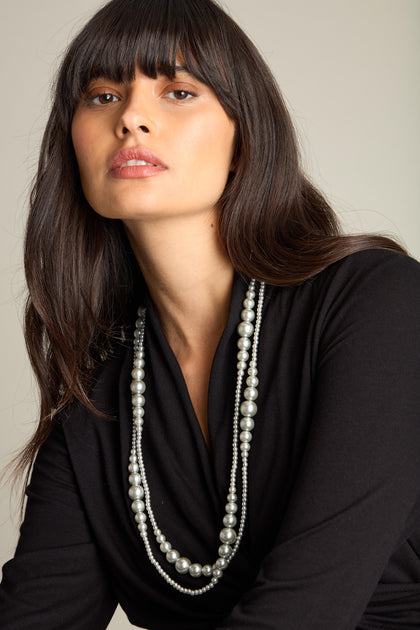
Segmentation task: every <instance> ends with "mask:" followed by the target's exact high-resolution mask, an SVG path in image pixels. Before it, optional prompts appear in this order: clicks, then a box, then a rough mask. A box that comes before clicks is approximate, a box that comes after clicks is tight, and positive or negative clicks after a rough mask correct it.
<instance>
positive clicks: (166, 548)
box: [160, 541, 172, 553]
mask: <svg viewBox="0 0 420 630" xmlns="http://www.w3.org/2000/svg"><path fill="white" fill-rule="evenodd" d="M171 549H172V545H171V543H170V542H168V541H166V542H163V543H162V544H161V546H160V550H161V552H162V553H168V551H170V550H171Z"/></svg>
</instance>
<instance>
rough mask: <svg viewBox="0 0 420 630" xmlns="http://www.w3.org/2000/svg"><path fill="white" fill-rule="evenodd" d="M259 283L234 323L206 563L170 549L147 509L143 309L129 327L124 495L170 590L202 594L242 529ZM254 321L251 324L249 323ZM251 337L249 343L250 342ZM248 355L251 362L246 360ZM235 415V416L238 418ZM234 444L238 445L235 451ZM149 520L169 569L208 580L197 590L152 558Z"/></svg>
mask: <svg viewBox="0 0 420 630" xmlns="http://www.w3.org/2000/svg"><path fill="white" fill-rule="evenodd" d="M264 289H265V285H264V283H261V284H260V290H259V296H258V305H257V312H256V313H255V310H254V307H255V280H251V282H250V284H249V287H248V291H247V292H246V296H245V299H244V301H243V310H242V313H241V320H242V321H241V323H240V324H239V325H238V334H239V339H238V349H239V350H238V353H237V359H238V362H237V370H238V376H237V381H236V392H235V407H234V413H233V455H232V468H231V473H230V483H229V490H228V493H227V503H226V506H225V516H224V517H223V528H222V529H221V531H220V533H219V538H220V542H221V543H222V544H221V545H220V547H219V549H218V558H217V559H216V561H215V562H213V563H211V564H204V565H202V564H200V563H198V562H192V561H191V560H190V559H189V558H187V557H186V556H181V554H180V552H179V551H177V550H176V549H174V548H173V547H172V544H171V543H170V542H169V541H168V540H167V539H166V536H165V535H164V534H163V533H162V531H161V530H160V529H159V527H158V524H157V522H156V518H155V515H154V513H153V509H152V505H151V496H150V488H149V484H148V481H147V476H146V470H145V466H144V459H143V451H142V434H143V423H144V420H143V418H144V405H145V397H144V392H145V390H146V384H145V382H144V366H145V362H144V328H145V321H146V310H145V309H144V308H139V310H138V316H139V317H138V319H137V321H136V329H135V331H134V364H133V371H132V373H131V375H132V382H131V395H132V405H133V435H132V448H131V454H130V458H129V460H130V461H129V465H128V470H129V473H130V475H129V478H128V480H129V484H130V488H129V491H128V494H129V497H130V499H131V501H132V503H131V509H132V510H133V512H134V515H135V520H136V523H137V528H138V530H139V533H140V536H141V538H142V539H143V542H144V545H145V548H146V553H147V556H148V558H149V560H150V562H151V563H152V565H153V566H154V567H155V569H156V570H157V571H158V573H159V574H160V575H161V576H162V577H163V578H164V580H165V581H166V582H167V583H168V584H169V585H170V586H172V587H173V588H175V589H176V590H178V591H179V592H181V593H183V594H185V595H202V594H203V593H207V591H209V590H210V589H212V588H214V586H216V584H217V583H218V581H219V580H220V578H221V577H222V575H223V571H224V570H225V569H226V568H227V567H228V566H229V563H230V562H231V561H232V559H233V557H234V556H235V554H236V552H237V550H238V548H239V545H240V542H241V539H242V536H243V532H244V529H245V520H246V512H247V498H248V457H249V451H250V449H251V440H252V430H253V428H254V416H255V414H256V413H257V405H256V403H255V401H256V399H257V397H258V389H257V387H258V376H257V375H258V369H257V351H258V343H259V334H260V328H261V317H262V307H263V302H264ZM254 320H255V326H254V323H253V322H254ZM251 340H252V341H251ZM250 356H251V360H250V361H249V359H250ZM248 361H249V368H248V377H247V379H246V385H247V386H246V388H245V390H244V392H243V398H244V399H243V400H242V402H241V392H242V382H243V378H244V375H245V371H246V369H247V365H248ZM239 416H241V420H240V421H239ZM238 447H239V449H238ZM239 452H240V455H241V458H242V502H241V509H240V519H239V527H238V529H237V530H236V529H235V528H236V526H237V523H238V517H237V512H238V509H239V506H238V496H237V480H236V477H237V470H238V461H239V456H238V454H239ZM148 519H149V521H150V524H151V526H152V529H153V533H154V535H155V538H156V542H157V543H158V545H159V548H160V551H161V552H162V554H163V555H164V556H165V557H166V560H167V562H168V563H170V564H174V565H175V569H176V571H177V572H178V573H179V574H181V575H182V574H187V573H188V574H189V575H191V576H192V577H194V578H199V577H201V576H203V577H205V578H209V579H210V581H209V582H208V584H207V585H206V586H203V587H201V588H197V589H190V588H185V587H184V586H182V585H181V584H179V583H178V582H176V581H175V580H173V579H172V578H171V576H170V575H169V574H168V573H167V572H166V571H165V569H164V568H163V567H162V565H161V564H160V563H159V561H158V560H156V558H155V556H154V553H153V551H152V548H151V545H150V542H149V538H148V531H147V529H148V528H147V520H148Z"/></svg>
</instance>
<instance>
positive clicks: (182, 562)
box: [175, 558, 191, 575]
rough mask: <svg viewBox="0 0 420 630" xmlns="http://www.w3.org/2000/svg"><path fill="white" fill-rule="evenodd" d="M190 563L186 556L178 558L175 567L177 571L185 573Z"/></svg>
mask: <svg viewBox="0 0 420 630" xmlns="http://www.w3.org/2000/svg"><path fill="white" fill-rule="evenodd" d="M190 564H191V560H189V559H188V558H178V560H177V561H176V562H175V569H176V570H177V571H178V573H181V574H182V575H183V574H185V573H188V569H189V568H190Z"/></svg>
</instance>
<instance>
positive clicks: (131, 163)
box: [120, 160, 157, 168]
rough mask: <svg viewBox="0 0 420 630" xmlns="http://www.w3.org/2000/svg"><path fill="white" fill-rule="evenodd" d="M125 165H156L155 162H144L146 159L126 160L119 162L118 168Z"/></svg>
mask: <svg viewBox="0 0 420 630" xmlns="http://www.w3.org/2000/svg"><path fill="white" fill-rule="evenodd" d="M126 166H157V165H156V164H152V163H151V162H146V160H127V162H124V163H123V164H121V166H120V168H125V167H126Z"/></svg>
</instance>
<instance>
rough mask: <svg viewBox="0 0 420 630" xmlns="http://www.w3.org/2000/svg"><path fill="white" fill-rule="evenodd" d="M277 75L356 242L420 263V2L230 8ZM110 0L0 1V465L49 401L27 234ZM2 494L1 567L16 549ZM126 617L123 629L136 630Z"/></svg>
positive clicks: (317, 175) (240, 2) (339, 0)
mask: <svg viewBox="0 0 420 630" xmlns="http://www.w3.org/2000/svg"><path fill="white" fill-rule="evenodd" d="M223 4H224V6H225V7H226V8H227V9H228V10H229V11H230V13H231V14H232V15H233V17H234V18H235V19H236V20H237V21H238V22H239V23H240V24H241V25H242V26H243V27H244V28H245V30H246V31H247V32H248V33H249V34H250V35H251V37H252V38H253V39H254V41H255V42H256V43H257V45H258V47H259V48H260V50H261V51H262V53H263V54H264V56H265V58H266V59H267V61H268V63H269V64H270V65H271V67H272V68H273V70H274V72H275V74H276V76H277V78H278V81H279V83H280V86H281V88H282V90H283V92H284V94H285V96H286V100H287V102H288V104H289V107H290V109H291V111H292V114H293V116H294V119H295V122H296V125H297V128H298V132H299V137H300V140H301V144H302V150H303V156H304V161H305V164H306V167H307V169H308V171H309V172H310V174H311V175H312V177H313V178H314V180H315V182H316V183H317V184H318V185H319V186H320V188H322V189H323V190H324V191H325V192H327V193H328V196H329V198H330V200H331V202H332V203H333V204H334V206H335V207H336V209H337V210H338V211H339V212H340V213H341V215H342V217H343V218H344V220H345V223H346V225H347V226H348V227H349V228H350V229H352V230H353V231H362V230H381V231H386V232H392V233H394V234H395V235H397V236H398V237H399V238H400V239H402V241H403V242H404V243H405V244H406V246H407V247H408V248H409V250H410V251H411V252H412V254H413V255H414V256H416V257H417V258H420V226H419V203H418V200H419V198H420V176H419V173H420V169H419V166H420V164H419V163H420V158H419V146H420V117H419V111H420V84H419V80H418V78H419V76H420V0H352V1H351V2H350V1H349V0H258V1H257V2H256V1H255V0H225V2H224V3H223ZM98 6H99V3H98V2H97V0H71V2H69V1H68V0H20V1H19V2H12V1H11V0H0V77H1V82H0V86H1V98H0V111H1V118H0V120H1V130H2V131H1V143H0V177H1V215H0V216H1V224H0V282H1V293H0V295H1V299H0V309H1V310H0V317H1V327H0V331H1V342H0V343H1V346H0V347H1V351H2V352H1V361H0V371H1V374H0V388H1V389H0V414H1V418H0V466H2V465H4V464H5V463H6V462H7V461H8V458H9V457H10V455H11V453H13V451H14V449H16V448H18V447H19V446H20V445H21V444H22V443H23V441H24V439H25V438H26V436H28V435H29V433H30V432H31V430H32V427H33V421H34V418H35V417H36V405H37V398H36V390H35V387H34V383H33V380H32V377H31V372H30V368H29V365H28V361H27V358H26V355H25V349H24V342H23V337H22V327H21V319H22V305H23V291H24V281H23V275H22V261H21V254H22V232H23V225H24V220H25V214H26V205H27V197H28V190H29V182H30V180H31V177H32V176H33V173H34V167H35V165H36V160H37V151H38V146H39V141H40V135H41V133H42V129H43V126H44V124H45V120H46V115H47V111H48V107H49V84H50V80H51V77H52V72H53V70H54V69H55V68H56V66H57V63H58V60H59V57H60V54H61V52H62V50H63V48H64V47H65V45H66V44H67V42H68V41H69V39H70V38H71V37H72V35H74V34H75V32H76V31H77V30H78V29H79V28H80V27H81V26H82V25H83V23H84V22H85V21H86V19H87V18H88V17H89V16H90V15H91V14H92V13H93V12H94V11H95V10H96V9H97V8H98ZM9 494H10V493H9V488H8V487H3V488H2V489H1V490H0V565H1V564H3V563H4V562H5V561H6V560H7V559H8V558H9V556H10V555H11V554H12V552H13V549H14V546H15V543H16V537H17V528H18V517H17V515H16V512H15V509H16V501H15V500H14V499H11V500H10V498H9ZM128 627H130V624H129V623H128V622H127V620H126V619H125V616H124V614H123V613H122V612H121V611H118V612H117V613H116V616H115V617H114V619H113V621H112V623H111V625H110V628H112V629H113V630H117V629H121V628H128Z"/></svg>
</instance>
